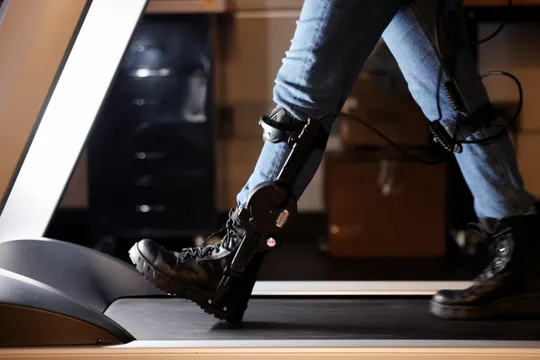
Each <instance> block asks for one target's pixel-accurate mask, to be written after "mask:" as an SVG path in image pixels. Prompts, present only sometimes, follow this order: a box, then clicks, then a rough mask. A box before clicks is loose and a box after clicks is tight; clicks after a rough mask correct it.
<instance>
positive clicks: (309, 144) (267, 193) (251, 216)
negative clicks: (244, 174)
mask: <svg viewBox="0 0 540 360" xmlns="http://www.w3.org/2000/svg"><path fill="white" fill-rule="evenodd" d="M259 125H260V126H261V127H262V128H263V139H264V140H265V141H270V142H273V143H279V142H286V143H288V144H289V145H290V146H291V147H292V148H291V151H290V153H289V156H288V158H287V160H286V162H285V164H284V166H283V168H282V169H281V172H280V173H279V175H278V176H277V178H276V179H275V180H273V181H268V182H265V183H262V184H260V185H258V186H257V187H256V188H255V189H253V191H252V192H251V194H250V196H249V198H248V200H247V202H246V204H245V205H244V206H243V207H242V208H241V209H239V213H238V217H239V219H240V222H241V223H242V226H243V227H244V229H245V235H244V238H243V239H242V242H241V244H240V246H239V247H238V249H237V251H236V254H235V256H234V258H233V260H232V262H231V264H230V265H229V266H228V267H227V268H226V269H225V271H224V273H223V277H222V279H221V281H220V283H219V285H218V287H217V289H216V292H215V293H214V294H213V296H212V298H211V299H209V301H208V302H209V303H210V304H212V305H213V306H216V307H220V308H222V307H223V306H224V304H226V303H228V302H229V301H228V300H229V299H228V298H229V296H230V295H231V293H232V292H236V291H241V290H238V289H235V283H242V281H243V280H245V279H246V276H247V277H251V276H253V275H252V273H253V272H254V271H256V270H258V269H250V266H251V265H252V263H256V264H258V265H260V263H261V262H262V257H264V254H265V253H266V252H268V251H269V250H271V249H274V248H275V247H276V246H277V245H278V242H279V235H280V233H281V232H282V231H283V230H285V229H286V228H287V227H288V226H289V225H290V224H291V223H292V221H293V220H294V219H295V217H296V214H297V199H296V198H295V196H294V193H293V184H294V181H295V179H296V177H297V175H298V173H299V172H300V170H301V169H302V165H303V164H304V162H305V160H306V159H307V157H308V156H309V155H310V154H311V152H312V151H313V150H314V149H315V148H322V149H324V148H325V147H326V142H327V140H328V136H329V133H328V132H327V131H326V130H325V129H324V128H323V124H322V122H319V121H314V120H311V119H310V120H308V121H307V122H304V121H298V120H295V119H293V118H292V117H291V116H290V115H289V114H288V113H287V112H286V111H285V110H283V109H277V110H276V111H274V112H273V114H272V115H270V116H263V117H261V119H260V121H259ZM254 266H257V265H254ZM240 287H241V286H240Z"/></svg>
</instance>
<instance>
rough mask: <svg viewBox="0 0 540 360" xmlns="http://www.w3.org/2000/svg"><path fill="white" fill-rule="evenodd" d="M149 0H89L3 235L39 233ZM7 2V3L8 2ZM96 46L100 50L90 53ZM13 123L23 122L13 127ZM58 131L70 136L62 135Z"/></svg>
mask: <svg viewBox="0 0 540 360" xmlns="http://www.w3.org/2000/svg"><path fill="white" fill-rule="evenodd" d="M8 3H9V0H8ZM147 3H148V0H89V1H88V5H87V7H88V10H87V11H88V12H87V14H86V16H84V17H83V20H82V21H81V24H80V28H79V29H78V31H77V32H76V33H75V34H74V36H73V40H72V43H71V46H70V47H69V48H68V49H67V50H66V55H65V59H64V62H63V64H61V66H60V68H59V69H58V73H57V76H56V77H55V79H54V81H53V83H52V84H51V86H50V90H49V94H48V96H47V98H46V99H45V102H44V103H43V105H42V110H41V113H40V114H39V116H38V117H37V119H36V120H35V124H34V127H33V132H32V133H30V134H28V135H27V137H28V143H27V146H26V148H25V151H24V153H23V154H21V155H20V158H19V159H20V160H19V164H18V167H17V169H16V172H15V173H14V174H13V177H12V180H11V187H10V188H8V189H7V190H6V194H5V196H4V199H3V202H2V203H0V242H3V241H8V240H13V239H37V238H42V237H43V236H44V234H45V231H46V229H47V226H48V225H49V221H50V219H51V217H52V215H53V213H54V211H55V210H56V208H57V206H58V204H59V201H60V199H61V198H62V195H63V193H64V191H65V189H66V186H67V184H68V181H69V179H70V177H71V174H72V171H73V169H74V168H75V165H76V163H77V161H78V159H79V156H80V154H81V151H82V149H83V146H84V143H85V141H86V139H87V136H88V134H89V132H90V130H91V128H92V124H93V122H94V120H95V118H96V117H97V114H98V112H99V110H100V108H101V106H102V103H103V100H104V99H105V97H106V95H107V92H108V90H109V87H110V84H111V83H112V81H113V79H114V76H115V74H116V71H117V68H118V65H119V63H120V61H121V58H122V56H123V55H124V52H125V49H126V47H127V45H128V43H129V40H130V39H131V36H132V33H133V31H134V29H135V27H136V25H137V23H138V21H139V19H140V17H141V16H142V14H143V13H144V10H145V8H146V6H147ZM4 5H6V6H5V8H6V9H7V5H8V4H4ZM97 48H99V49H100V50H99V54H100V57H99V58H97V57H95V56H94V55H95V54H96V53H95V51H94V49H97ZM90 59H92V61H90ZM93 68H94V69H98V71H91V70H92V69H93ZM81 94H84V96H81ZM73 119H76V121H74V120H73ZM13 131H20V130H19V129H18V128H16V127H14V128H13ZM61 132H64V133H67V134H69V136H65V135H64V136H60V135H59V134H61ZM48 159H55V160H54V161H49V160H48ZM38 179H39V181H36V180H38ZM28 218H31V219H32V221H31V222H28V221H26V219H28ZM468 285H469V283H468V282H455V281H450V282H448V281H442V282H440V281H408V282H404V281H386V282H380V281H337V282H334V281H313V282H312V281H259V282H257V284H256V285H255V288H254V291H253V294H254V295H264V296H284V295H285V296H288V295H290V296H295V295H318V296H324V295H431V294H434V293H435V292H437V291H438V290H439V289H441V288H445V289H459V288H463V287H466V286H468Z"/></svg>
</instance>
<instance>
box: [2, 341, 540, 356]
mask: <svg viewBox="0 0 540 360" xmlns="http://www.w3.org/2000/svg"><path fill="white" fill-rule="evenodd" d="M108 356H111V357H112V356H114V358H115V359H118V360H133V359H149V358H151V359H160V358H163V359H171V360H172V359H182V360H183V359H195V358H196V359H200V360H235V359H238V357H239V356H241V357H245V358H249V359H250V360H251V359H253V360H274V359H276V360H277V359H279V360H283V359H287V360H289V359H291V360H305V359H306V358H308V357H309V358H313V359H318V360H327V359H328V360H334V359H343V360H350V359H361V360H397V359H399V360H416V359H418V358H420V357H421V358H422V359H425V360H434V359H459V360H493V359H504V360H528V359H540V349H539V348H538V343H534V342H498V341H402V340H358V341H331V340H313V341H311V340H305V341H297V340H277V341H266V340H261V341H235V340H228V341H219V340H216V341H212V342H208V341H135V342H132V343H130V344H127V345H119V346H110V347H101V348H99V347H96V348H88V347H74V348H26V349H0V360H4V359H15V358H16V359H17V360H36V359H45V358H47V359H50V358H55V359H57V358H69V359H81V360H82V359H84V360H89V359H102V358H103V357H108Z"/></svg>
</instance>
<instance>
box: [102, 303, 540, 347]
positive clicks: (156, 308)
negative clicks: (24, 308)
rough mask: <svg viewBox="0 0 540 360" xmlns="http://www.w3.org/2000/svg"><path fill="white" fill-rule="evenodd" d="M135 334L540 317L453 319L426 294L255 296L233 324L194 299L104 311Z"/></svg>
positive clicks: (537, 329)
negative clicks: (431, 308)
mask: <svg viewBox="0 0 540 360" xmlns="http://www.w3.org/2000/svg"><path fill="white" fill-rule="evenodd" d="M105 314H106V315H107V316H109V317H110V318H112V319H113V320H115V321H116V322H118V323H119V324H120V325H121V326H123V327H124V328H125V329H126V330H128V331H129V332H131V333H132V334H133V335H134V336H135V338H137V340H281V339H295V340H307V339H325V340H336V339H341V340H353V339H355V340H373V339H377V340H391V339H394V340H501V341H504V340H508V341H511V340H521V341H534V340H540V320H538V319H536V320H481V321H448V320H441V319H437V318H435V317H433V316H432V315H430V314H429V312H428V300H426V299H395V298H392V299H383V300H381V299H373V298H363V299H346V300H344V299H328V298H325V299H298V298H296V299H290V298H275V299H257V298H255V299H253V300H252V301H251V302H250V304H249V307H248V310H247V312H246V314H245V317H244V324H243V326H242V327H241V328H238V329H234V328H231V327H229V326H228V325H227V324H226V323H224V322H221V321H219V320H217V319H215V318H213V317H211V316H209V315H207V314H205V313H204V312H203V311H202V310H201V309H199V307H198V306H197V305H195V304H193V303H192V302H190V301H187V300H182V299H174V298H153V299H152V298H151V299H121V300H117V301H116V302H114V303H113V304H111V306H110V307H109V308H108V309H107V311H106V312H105Z"/></svg>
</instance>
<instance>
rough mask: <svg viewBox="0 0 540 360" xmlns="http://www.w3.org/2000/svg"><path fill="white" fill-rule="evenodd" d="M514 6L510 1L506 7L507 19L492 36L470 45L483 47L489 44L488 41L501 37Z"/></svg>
mask: <svg viewBox="0 0 540 360" xmlns="http://www.w3.org/2000/svg"><path fill="white" fill-rule="evenodd" d="M512 6H513V4H512V0H508V5H507V6H506V10H507V11H506V13H505V14H506V16H505V18H504V19H503V21H502V22H501V23H500V24H499V27H498V28H497V29H496V30H495V31H494V32H493V33H492V34H491V35H488V36H486V37H485V38H483V39H480V40H478V41H477V42H470V43H468V45H481V44H485V43H487V42H488V41H490V40H493V39H494V38H495V37H496V36H497V35H499V33H500V32H501V31H502V30H503V29H504V27H505V26H506V24H507V23H508V17H509V16H508V13H509V12H510V9H511V8H512Z"/></svg>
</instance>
